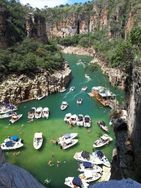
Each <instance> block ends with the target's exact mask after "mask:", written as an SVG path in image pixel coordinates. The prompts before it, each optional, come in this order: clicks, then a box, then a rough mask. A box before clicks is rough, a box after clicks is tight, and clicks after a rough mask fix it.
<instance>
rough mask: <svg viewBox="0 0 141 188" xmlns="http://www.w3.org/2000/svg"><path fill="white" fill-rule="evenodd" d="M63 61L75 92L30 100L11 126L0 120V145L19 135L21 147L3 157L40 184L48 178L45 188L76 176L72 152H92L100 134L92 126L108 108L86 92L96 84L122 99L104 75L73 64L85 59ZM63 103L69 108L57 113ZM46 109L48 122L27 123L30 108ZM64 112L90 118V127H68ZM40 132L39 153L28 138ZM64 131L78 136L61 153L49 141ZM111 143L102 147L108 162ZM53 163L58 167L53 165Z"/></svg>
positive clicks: (72, 57) (70, 57) (103, 117)
mask: <svg viewBox="0 0 141 188" xmlns="http://www.w3.org/2000/svg"><path fill="white" fill-rule="evenodd" d="M64 57H65V59H66V60H67V61H68V62H69V64H70V67H71V69H72V75H73V79H72V81H71V83H70V85H69V87H70V86H75V87H76V89H75V90H74V91H72V92H69V87H68V89H67V91H66V92H64V93H58V94H54V95H51V96H48V97H46V98H44V99H43V100H40V101H32V102H27V103H23V104H21V105H20V106H19V110H18V112H19V113H23V118H22V119H21V120H20V121H19V122H17V123H15V124H14V125H8V124H9V123H8V120H1V121H0V130H1V131H0V134H1V136H0V143H1V142H2V141H3V140H4V138H6V137H8V136H11V135H15V134H16V135H19V136H20V137H21V138H22V139H23V140H24V147H23V149H21V150H20V152H18V151H16V152H13V151H10V152H5V154H6V158H7V160H8V161H10V162H11V163H13V164H16V165H19V166H21V167H23V168H25V169H27V170H29V171H30V172H31V173H32V174H33V175H34V176H35V177H36V178H37V179H38V180H39V181H40V182H41V183H44V180H45V179H46V178H48V179H49V180H51V182H50V183H49V184H48V185H47V186H48V188H57V187H58V188H63V187H66V186H65V185H64V179H65V177H67V176H76V175H78V174H79V173H78V172H77V168H78V165H77V162H76V161H75V160H74V159H73V155H74V153H75V152H76V151H81V150H87V151H89V152H91V151H92V144H93V142H94V140H96V139H97V138H98V137H99V136H101V135H102V134H103V131H102V130H101V129H100V128H99V127H98V126H97V125H96V122H97V121H98V120H104V121H105V122H107V124H108V122H109V113H110V109H109V108H104V107H103V106H101V105H100V104H99V103H97V102H96V101H95V100H94V99H92V98H90V97H89V96H88V94H87V92H90V91H91V87H93V86H97V85H103V86H106V87H108V88H110V89H111V90H112V91H113V92H114V93H115V94H117V98H118V100H120V101H122V100H123V99H124V94H123V92H122V91H120V90H118V89H116V88H114V87H112V86H111V85H110V83H109V81H108V79H107V77H106V76H105V75H103V74H102V73H101V71H100V70H98V71H95V72H85V68H84V67H83V66H82V65H77V64H76V63H77V62H78V60H79V59H80V58H81V59H82V60H83V61H85V62H86V63H89V61H90V60H91V58H90V57H86V56H75V55H64ZM85 74H88V75H89V76H90V78H91V79H90V80H88V79H87V78H85V76H86V75H85ZM85 85H87V86H88V90H87V92H82V91H81V88H82V87H83V86H85ZM80 97H81V98H83V104H82V105H77V104H76V100H77V99H78V98H80ZM63 100H66V101H68V102H69V108H68V109H67V110H65V111H61V110H60V104H61V102H62V101H63ZM33 106H35V107H38V106H42V107H45V106H48V107H49V109H50V117H49V120H43V119H40V120H35V121H34V122H32V123H28V122H27V112H28V111H29V109H30V108H31V107H33ZM68 112H71V113H76V114H79V113H82V114H84V115H85V114H89V115H90V116H91V118H92V127H91V128H90V129H89V130H88V129H86V128H79V127H74V128H71V127H69V126H68V125H67V124H65V123H64V121H63V118H64V115H65V114H66V113H68ZM109 129H110V135H111V136H112V137H113V132H112V128H111V127H110V126H109ZM37 131H38V132H39V131H41V132H43V135H44V144H43V147H42V149H41V150H40V151H36V150H34V148H33V146H32V139H33V135H34V133H35V132H37ZM67 132H78V133H79V144H77V145H76V146H74V147H73V148H71V149H68V150H65V151H64V150H61V149H60V147H59V146H58V145H55V144H53V143H52V142H51V140H52V139H57V138H58V137H59V136H60V135H62V134H64V133H67ZM113 147H114V142H112V143H110V144H109V145H108V146H106V147H104V148H102V151H104V153H105V155H106V156H107V157H108V158H109V160H111V154H112V149H113ZM49 160H52V164H53V165H52V166H49V165H48V161H49ZM57 161H60V164H59V165H57Z"/></svg>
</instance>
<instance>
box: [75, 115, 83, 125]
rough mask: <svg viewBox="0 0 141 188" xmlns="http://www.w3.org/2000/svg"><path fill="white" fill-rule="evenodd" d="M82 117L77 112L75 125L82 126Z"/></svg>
mask: <svg viewBox="0 0 141 188" xmlns="http://www.w3.org/2000/svg"><path fill="white" fill-rule="evenodd" d="M83 120H84V118H83V115H82V114H78V119H77V123H76V124H77V126H79V127H83V126H84V121H83Z"/></svg>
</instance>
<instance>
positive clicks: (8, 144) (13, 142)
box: [1, 135, 23, 150]
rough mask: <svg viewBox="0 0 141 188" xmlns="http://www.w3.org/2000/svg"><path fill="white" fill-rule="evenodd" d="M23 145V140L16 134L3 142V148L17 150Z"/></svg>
mask: <svg viewBox="0 0 141 188" xmlns="http://www.w3.org/2000/svg"><path fill="white" fill-rule="evenodd" d="M21 147H23V143H22V140H21V138H19V137H18V136H16V135H14V136H11V137H8V138H6V139H5V140H4V142H3V143H2V144H1V149H2V150H15V149H19V148H21Z"/></svg>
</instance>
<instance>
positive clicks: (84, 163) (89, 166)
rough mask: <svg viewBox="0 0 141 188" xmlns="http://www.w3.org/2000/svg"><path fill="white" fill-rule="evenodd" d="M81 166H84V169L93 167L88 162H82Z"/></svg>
mask: <svg viewBox="0 0 141 188" xmlns="http://www.w3.org/2000/svg"><path fill="white" fill-rule="evenodd" d="M83 166H84V167H85V168H92V167H93V164H92V163H90V162H83Z"/></svg>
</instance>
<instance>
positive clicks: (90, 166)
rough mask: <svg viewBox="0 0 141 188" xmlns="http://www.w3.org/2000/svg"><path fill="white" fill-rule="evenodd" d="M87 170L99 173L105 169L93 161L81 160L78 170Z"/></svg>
mask: <svg viewBox="0 0 141 188" xmlns="http://www.w3.org/2000/svg"><path fill="white" fill-rule="evenodd" d="M85 170H92V171H94V172H99V173H102V171H103V170H102V168H101V167H100V166H98V165H95V164H93V163H91V162H80V163H79V168H78V171H79V172H84V171H85Z"/></svg>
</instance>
